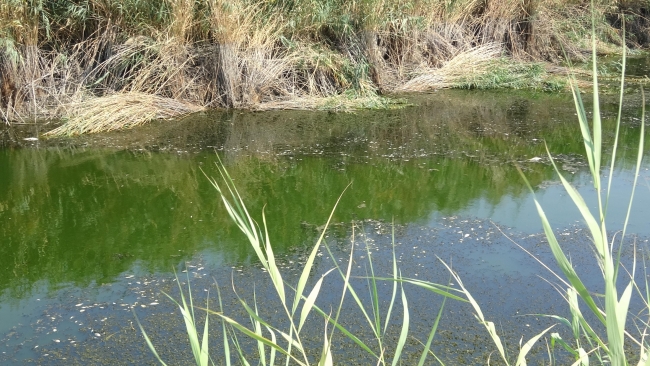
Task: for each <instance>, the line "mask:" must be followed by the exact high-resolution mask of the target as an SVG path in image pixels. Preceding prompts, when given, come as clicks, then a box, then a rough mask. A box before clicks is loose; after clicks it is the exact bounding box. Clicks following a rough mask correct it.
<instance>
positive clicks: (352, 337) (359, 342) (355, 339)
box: [313, 305, 379, 358]
mask: <svg viewBox="0 0 650 366" xmlns="http://www.w3.org/2000/svg"><path fill="white" fill-rule="evenodd" d="M313 309H314V310H316V312H317V313H319V314H320V315H321V316H323V317H324V318H325V319H327V321H329V322H330V323H332V325H334V326H335V327H336V329H338V330H340V331H341V333H343V334H344V335H345V336H346V337H348V338H349V339H350V340H352V341H353V342H354V343H356V344H357V346H359V347H361V348H362V349H363V350H364V351H366V352H368V354H370V355H372V356H373V357H376V358H379V355H377V354H376V353H375V352H374V351H373V350H372V349H371V348H370V347H368V345H366V344H365V343H364V342H363V341H362V340H361V339H359V338H358V337H357V336H355V335H354V334H352V332H350V331H349V330H347V329H346V328H345V327H344V326H342V325H341V324H340V323H339V322H337V321H336V320H335V319H332V318H330V317H329V315H327V313H325V312H324V311H323V310H322V309H321V308H319V307H318V306H317V305H314V308H313Z"/></svg>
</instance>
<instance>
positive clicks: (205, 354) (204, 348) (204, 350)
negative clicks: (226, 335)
mask: <svg viewBox="0 0 650 366" xmlns="http://www.w3.org/2000/svg"><path fill="white" fill-rule="evenodd" d="M209 306H210V293H209V292H208V300H207V301H206V313H205V324H204V325H203V340H202V341H201V359H200V363H201V366H206V365H208V358H209V351H208V347H209V346H208V319H209V317H210V308H209Z"/></svg>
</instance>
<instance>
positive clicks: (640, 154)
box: [617, 89, 645, 269]
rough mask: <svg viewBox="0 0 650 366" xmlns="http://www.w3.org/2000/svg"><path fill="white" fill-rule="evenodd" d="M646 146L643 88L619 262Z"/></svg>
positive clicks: (618, 261)
mask: <svg viewBox="0 0 650 366" xmlns="http://www.w3.org/2000/svg"><path fill="white" fill-rule="evenodd" d="M644 146H645V93H644V92H643V89H641V136H640V137H639V148H638V150H637V157H636V166H635V170H634V180H633V182H632V192H631V193H630V203H629V204H628V206H627V213H626V214H625V222H623V229H622V232H621V242H620V243H621V244H620V246H619V252H618V257H617V263H620V258H621V251H620V248H622V247H623V240H625V234H626V232H627V224H628V222H629V221H630V216H631V214H632V203H633V201H634V194H635V193H636V185H637V183H638V180H639V172H640V170H641V163H642V162H643V148H644ZM617 269H618V266H617Z"/></svg>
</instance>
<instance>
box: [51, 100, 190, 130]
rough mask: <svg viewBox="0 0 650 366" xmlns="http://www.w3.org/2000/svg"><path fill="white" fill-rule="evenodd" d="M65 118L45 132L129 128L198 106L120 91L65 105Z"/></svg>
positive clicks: (180, 113)
mask: <svg viewBox="0 0 650 366" xmlns="http://www.w3.org/2000/svg"><path fill="white" fill-rule="evenodd" d="M67 109H68V112H67V115H69V116H70V117H69V119H68V120H67V121H66V123H65V124H63V125H62V126H59V127H57V128H56V129H54V130H52V131H49V132H48V133H47V134H46V135H48V136H62V135H68V136H70V135H79V134H82V133H95V132H102V131H113V130H120V129H126V128H132V127H135V126H138V125H142V124H144V123H147V122H149V121H151V120H156V119H170V118H176V117H180V116H183V115H186V114H189V113H194V112H198V111H200V110H202V109H203V108H202V107H200V106H196V105H193V104H189V103H185V102H180V101H177V100H175V99H170V98H163V97H159V96H156V95H151V94H145V93H120V94H114V95H109V96H105V97H99V98H91V99H89V100H87V101H83V102H80V103H74V104H72V105H69V106H67Z"/></svg>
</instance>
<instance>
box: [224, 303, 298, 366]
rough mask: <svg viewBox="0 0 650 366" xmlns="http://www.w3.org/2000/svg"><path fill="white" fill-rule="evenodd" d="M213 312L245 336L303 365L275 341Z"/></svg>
mask: <svg viewBox="0 0 650 366" xmlns="http://www.w3.org/2000/svg"><path fill="white" fill-rule="evenodd" d="M213 314H215V315H218V316H219V317H221V319H223V320H224V321H225V322H226V323H228V324H229V325H231V326H232V327H233V328H235V329H237V330H239V331H240V332H242V333H244V334H245V335H246V336H248V337H250V338H251V339H253V340H254V341H257V342H261V343H264V345H266V346H268V347H271V348H273V349H275V350H276V351H278V352H280V353H282V354H283V355H285V356H288V357H290V358H291V359H292V360H293V361H294V362H296V363H297V364H298V365H305V363H303V362H302V361H301V360H300V359H297V358H296V357H294V356H292V355H290V354H289V353H288V352H287V351H285V349H284V348H282V347H280V346H279V345H278V344H277V343H275V342H273V341H272V340H270V339H267V338H265V337H263V336H260V335H258V334H256V333H255V332H254V331H251V330H250V329H248V328H246V327H245V326H243V325H241V324H239V323H238V322H237V321H236V320H234V319H232V318H229V317H227V316H225V315H224V314H221V313H213Z"/></svg>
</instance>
